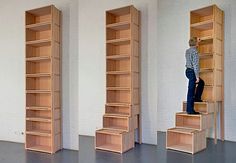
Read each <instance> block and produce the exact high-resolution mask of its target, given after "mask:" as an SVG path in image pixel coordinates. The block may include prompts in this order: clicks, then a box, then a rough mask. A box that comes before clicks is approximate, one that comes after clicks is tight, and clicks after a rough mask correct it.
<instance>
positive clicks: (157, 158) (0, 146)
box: [0, 133, 236, 163]
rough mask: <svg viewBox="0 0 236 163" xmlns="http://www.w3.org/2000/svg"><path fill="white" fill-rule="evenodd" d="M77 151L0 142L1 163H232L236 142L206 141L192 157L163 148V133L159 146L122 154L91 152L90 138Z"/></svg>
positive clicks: (83, 139) (92, 142) (92, 149)
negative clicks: (27, 147)
mask: <svg viewBox="0 0 236 163" xmlns="http://www.w3.org/2000/svg"><path fill="white" fill-rule="evenodd" d="M79 139H80V140H79V141H80V150H79V152H78V151H71V150H61V151H59V152H57V153H56V154H54V155H50V154H45V153H40V152H31V151H25V150H24V145H23V144H18V143H10V142H2V141H0V163H77V162H79V163H156V162H158V163H211V162H212V163H213V162H214V163H235V162H236V152H235V151H236V143H234V142H229V141H225V142H221V141H218V144H217V145H214V142H213V140H212V139H209V140H208V141H207V145H208V148H207V149H206V150H204V151H202V152H199V153H197V154H195V155H191V154H186V153H182V152H177V151H171V150H166V149H165V134H164V133H158V139H157V140H158V141H157V142H158V145H157V146H154V145H147V144H142V145H139V144H136V147H135V148H134V149H132V150H130V151H128V152H126V153H124V154H122V155H121V154H116V153H112V152H104V151H100V150H97V151H95V150H94V139H93V137H87V136H80V138H79Z"/></svg>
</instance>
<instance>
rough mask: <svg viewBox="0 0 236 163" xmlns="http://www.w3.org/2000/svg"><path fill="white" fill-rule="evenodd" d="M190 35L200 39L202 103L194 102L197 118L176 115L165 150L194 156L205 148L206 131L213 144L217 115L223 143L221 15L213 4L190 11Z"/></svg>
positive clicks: (184, 105)
mask: <svg viewBox="0 0 236 163" xmlns="http://www.w3.org/2000/svg"><path fill="white" fill-rule="evenodd" d="M190 36H191V37H198V38H200V40H201V42H200V44H199V47H198V51H199V55H200V56H199V58H200V59H199V64H200V78H202V79H203V80H204V82H205V88H204V91H203V95H202V100H203V102H195V103H194V108H195V110H196V111H198V112H200V113H201V114H200V115H188V114H186V112H185V111H186V102H183V111H184V112H182V113H177V114H176V128H172V129H168V130H167V145H166V147H167V149H174V150H178V151H183V152H188V153H192V154H194V153H196V152H199V151H201V150H203V149H205V148H206V130H207V129H209V128H211V127H214V137H215V139H214V140H215V143H217V113H220V117H221V118H220V122H221V123H220V124H221V139H222V140H224V12H223V11H222V10H220V9H219V8H218V7H217V6H216V5H212V6H208V7H204V8H201V9H197V10H194V11H191V12H190Z"/></svg>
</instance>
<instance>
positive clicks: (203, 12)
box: [191, 5, 214, 16]
mask: <svg viewBox="0 0 236 163" xmlns="http://www.w3.org/2000/svg"><path fill="white" fill-rule="evenodd" d="M213 7H214V5H212V6H208V7H204V8H201V9H197V10H193V11H191V14H197V15H199V16H209V15H213Z"/></svg>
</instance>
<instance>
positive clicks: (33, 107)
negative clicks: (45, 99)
mask: <svg viewBox="0 0 236 163" xmlns="http://www.w3.org/2000/svg"><path fill="white" fill-rule="evenodd" d="M26 109H27V110H39V111H40V110H42V111H51V108H50V107H40V106H30V107H26Z"/></svg>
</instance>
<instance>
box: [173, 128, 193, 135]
mask: <svg viewBox="0 0 236 163" xmlns="http://www.w3.org/2000/svg"><path fill="white" fill-rule="evenodd" d="M168 131H171V132H176V133H183V134H192V133H195V132H197V131H198V130H196V129H191V128H182V127H175V128H170V129H168Z"/></svg>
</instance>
